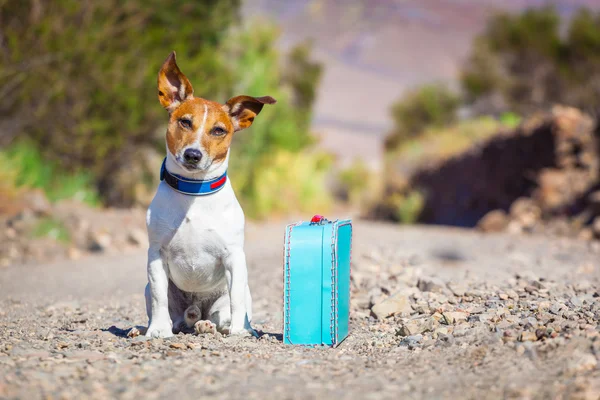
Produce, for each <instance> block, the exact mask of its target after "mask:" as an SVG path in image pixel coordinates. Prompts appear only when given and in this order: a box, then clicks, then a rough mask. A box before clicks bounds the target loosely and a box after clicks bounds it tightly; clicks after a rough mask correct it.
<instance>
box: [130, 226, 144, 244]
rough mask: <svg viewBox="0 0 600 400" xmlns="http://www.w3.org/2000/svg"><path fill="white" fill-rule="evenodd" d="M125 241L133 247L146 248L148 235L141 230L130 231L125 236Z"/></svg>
mask: <svg viewBox="0 0 600 400" xmlns="http://www.w3.org/2000/svg"><path fill="white" fill-rule="evenodd" d="M127 241H129V243H131V244H132V245H134V246H139V247H147V246H148V235H147V234H146V232H144V231H143V230H141V229H132V230H131V231H130V232H129V234H128V235H127Z"/></svg>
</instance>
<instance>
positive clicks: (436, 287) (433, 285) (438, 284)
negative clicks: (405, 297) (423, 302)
mask: <svg viewBox="0 0 600 400" xmlns="http://www.w3.org/2000/svg"><path fill="white" fill-rule="evenodd" d="M417 287H418V288H419V290H420V291H421V292H437V293H442V292H444V290H445V288H446V284H445V283H444V281H443V280H441V279H439V278H435V277H422V278H420V279H419V281H418V282H417Z"/></svg>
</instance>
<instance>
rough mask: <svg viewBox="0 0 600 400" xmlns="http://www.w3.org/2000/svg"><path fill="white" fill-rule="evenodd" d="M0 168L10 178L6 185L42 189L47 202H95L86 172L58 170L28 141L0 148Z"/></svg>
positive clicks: (95, 203)
mask: <svg viewBox="0 0 600 400" xmlns="http://www.w3.org/2000/svg"><path fill="white" fill-rule="evenodd" d="M0 170H2V171H4V174H3V176H4V177H5V178H7V179H8V177H10V180H11V182H9V183H8V186H10V187H14V188H20V187H24V188H39V189H42V190H43V191H44V193H45V194H46V196H47V197H48V199H49V200H50V201H58V200H63V199H75V200H78V201H81V202H84V203H87V204H89V205H97V204H98V202H99V199H98V193H97V192H96V190H95V188H94V185H93V179H92V177H91V175H90V174H89V173H86V172H72V173H65V172H63V171H61V169H60V167H59V166H58V164H57V163H56V162H53V161H48V160H45V159H44V158H43V157H42V154H41V152H40V151H39V150H38V149H37V147H36V146H34V145H33V144H32V143H31V142H27V141H23V142H19V143H15V144H13V145H12V146H10V147H9V148H7V149H5V150H2V151H0ZM4 183H5V184H6V182H4Z"/></svg>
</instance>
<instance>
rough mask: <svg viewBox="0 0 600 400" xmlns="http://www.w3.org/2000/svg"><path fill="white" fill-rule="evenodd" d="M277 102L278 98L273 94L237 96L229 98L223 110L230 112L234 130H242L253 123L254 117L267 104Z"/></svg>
mask: <svg viewBox="0 0 600 400" xmlns="http://www.w3.org/2000/svg"><path fill="white" fill-rule="evenodd" d="M276 102H277V100H275V99H274V98H272V97H271V96H263V97H251V96H236V97H232V98H231V99H229V100H227V103H225V105H224V106H223V110H225V112H227V113H229V116H230V117H231V121H232V122H233V128H234V130H235V131H241V130H242V129H246V128H247V127H249V126H250V125H252V122H254V117H256V116H257V115H258V113H260V111H261V110H262V108H263V106H264V105H265V104H275V103H276Z"/></svg>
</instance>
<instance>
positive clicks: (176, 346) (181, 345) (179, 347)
mask: <svg viewBox="0 0 600 400" xmlns="http://www.w3.org/2000/svg"><path fill="white" fill-rule="evenodd" d="M169 347H170V348H172V349H177V350H185V349H186V348H187V345H185V344H184V343H171V344H170V345H169Z"/></svg>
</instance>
